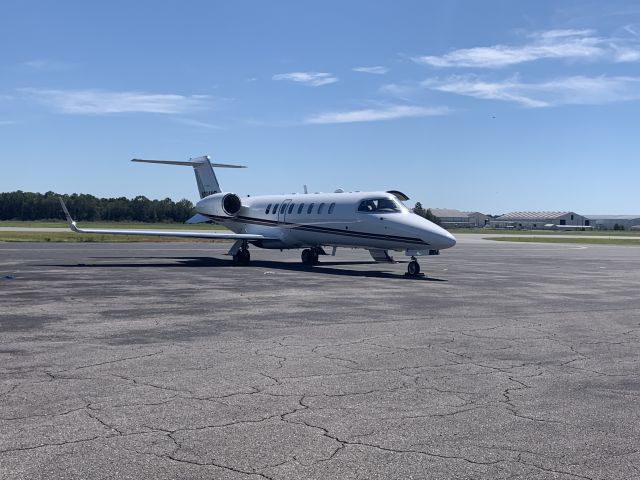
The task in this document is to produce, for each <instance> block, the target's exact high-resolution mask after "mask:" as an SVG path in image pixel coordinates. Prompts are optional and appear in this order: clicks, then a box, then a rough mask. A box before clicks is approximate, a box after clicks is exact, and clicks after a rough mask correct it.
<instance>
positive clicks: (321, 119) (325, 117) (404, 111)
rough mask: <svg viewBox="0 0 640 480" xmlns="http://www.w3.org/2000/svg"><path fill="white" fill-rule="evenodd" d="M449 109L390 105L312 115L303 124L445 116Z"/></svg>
mask: <svg viewBox="0 0 640 480" xmlns="http://www.w3.org/2000/svg"><path fill="white" fill-rule="evenodd" d="M447 113H449V109H448V108H446V107H418V106H415V105H392V106H390V107H385V108H377V109H374V108H370V109H363V110H351V111H346V112H328V113H321V114H319V115H314V116H312V117H309V118H307V119H306V120H305V123H315V124H326V123H353V122H375V121H379V120H393V119H396V118H405V117H426V116H434V115H446V114H447Z"/></svg>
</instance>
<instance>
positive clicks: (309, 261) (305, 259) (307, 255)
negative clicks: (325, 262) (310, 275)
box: [301, 248, 313, 265]
mask: <svg viewBox="0 0 640 480" xmlns="http://www.w3.org/2000/svg"><path fill="white" fill-rule="evenodd" d="M301 258H302V263H304V264H305V265H313V252H312V251H311V249H309V248H305V249H304V250H302V255H301Z"/></svg>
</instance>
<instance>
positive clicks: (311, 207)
mask: <svg viewBox="0 0 640 480" xmlns="http://www.w3.org/2000/svg"><path fill="white" fill-rule="evenodd" d="M312 210H313V203H310V204H309V208H307V213H311V211H312Z"/></svg>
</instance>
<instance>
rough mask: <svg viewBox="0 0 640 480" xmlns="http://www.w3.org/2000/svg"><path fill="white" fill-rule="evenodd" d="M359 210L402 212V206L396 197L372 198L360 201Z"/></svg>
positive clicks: (365, 211)
mask: <svg viewBox="0 0 640 480" xmlns="http://www.w3.org/2000/svg"><path fill="white" fill-rule="evenodd" d="M358 211H359V212H364V213H398V212H402V206H401V204H400V202H398V201H397V200H395V199H391V198H371V199H367V200H363V201H362V202H360V205H359V206H358Z"/></svg>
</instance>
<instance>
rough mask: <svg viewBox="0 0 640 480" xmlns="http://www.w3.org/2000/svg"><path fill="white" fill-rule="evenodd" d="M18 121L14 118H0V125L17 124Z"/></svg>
mask: <svg viewBox="0 0 640 480" xmlns="http://www.w3.org/2000/svg"><path fill="white" fill-rule="evenodd" d="M17 124H18V122H16V121H15V120H0V127H4V126H8V125H17Z"/></svg>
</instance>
